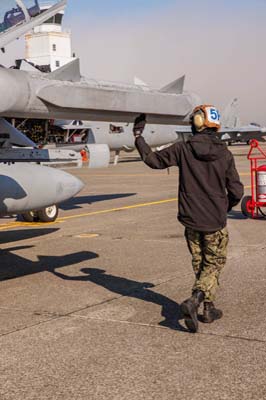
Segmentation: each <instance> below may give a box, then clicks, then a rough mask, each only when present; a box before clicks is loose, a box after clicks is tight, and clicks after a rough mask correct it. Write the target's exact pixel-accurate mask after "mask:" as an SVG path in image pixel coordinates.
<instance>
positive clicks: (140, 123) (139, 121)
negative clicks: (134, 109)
mask: <svg viewBox="0 0 266 400" xmlns="http://www.w3.org/2000/svg"><path fill="white" fill-rule="evenodd" d="M145 126H146V114H140V115H139V116H138V117H137V118H136V119H135V122H134V126H133V133H134V136H140V135H142V133H143V131H144V129H145Z"/></svg>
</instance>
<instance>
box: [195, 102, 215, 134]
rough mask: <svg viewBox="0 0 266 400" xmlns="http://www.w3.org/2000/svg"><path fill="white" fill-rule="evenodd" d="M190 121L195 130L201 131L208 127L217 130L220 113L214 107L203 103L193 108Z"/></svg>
mask: <svg viewBox="0 0 266 400" xmlns="http://www.w3.org/2000/svg"><path fill="white" fill-rule="evenodd" d="M190 123H191V125H192V128H194V130H195V131H196V132H202V131H203V130H204V129H208V128H209V129H212V130H213V131H214V132H217V131H218V130H219V129H220V128H221V122H220V113H219V111H218V110H217V108H216V107H214V106H212V105H205V104H204V105H201V106H198V107H196V108H195V109H194V110H193V112H192V114H191V116H190Z"/></svg>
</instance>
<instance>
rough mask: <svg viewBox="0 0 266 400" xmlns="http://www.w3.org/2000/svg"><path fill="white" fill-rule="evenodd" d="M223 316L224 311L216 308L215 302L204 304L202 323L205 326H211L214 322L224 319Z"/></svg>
mask: <svg viewBox="0 0 266 400" xmlns="http://www.w3.org/2000/svg"><path fill="white" fill-rule="evenodd" d="M222 316H223V312H222V310H218V308H215V306H214V304H213V302H204V310H203V316H202V322H204V323H205V324H211V323H212V322H213V321H216V320H217V319H220V318H222Z"/></svg>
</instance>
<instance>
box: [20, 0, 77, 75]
mask: <svg viewBox="0 0 266 400" xmlns="http://www.w3.org/2000/svg"><path fill="white" fill-rule="evenodd" d="M53 4H54V2H53V1H49V2H45V3H41V4H40V9H41V12H45V11H47V10H48V9H49V8H51V7H52V6H53ZM63 16H64V11H60V12H58V14H56V15H55V16H53V17H51V18H50V19H48V20H47V21H45V22H44V23H43V24H42V25H40V26H37V27H35V28H34V29H33V31H32V32H31V33H29V34H27V35H26V36H25V44H26V60H27V61H29V62H31V63H33V64H35V65H50V68H51V71H54V70H56V69H57V68H60V67H62V66H63V65H65V64H67V63H69V62H70V61H72V60H74V58H75V57H74V56H73V54H72V50H71V31H70V30H67V31H66V30H63V28H62V22H63Z"/></svg>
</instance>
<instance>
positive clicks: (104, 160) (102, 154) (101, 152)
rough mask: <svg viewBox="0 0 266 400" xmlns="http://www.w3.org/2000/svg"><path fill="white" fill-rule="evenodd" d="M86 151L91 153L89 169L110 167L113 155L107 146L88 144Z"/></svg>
mask: <svg viewBox="0 0 266 400" xmlns="http://www.w3.org/2000/svg"><path fill="white" fill-rule="evenodd" d="M85 150H86V151H87V152H88V153H89V168H106V167H108V166H109V164H110V158H111V154H110V149H109V147H108V145H107V144H87V145H86V146H85Z"/></svg>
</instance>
